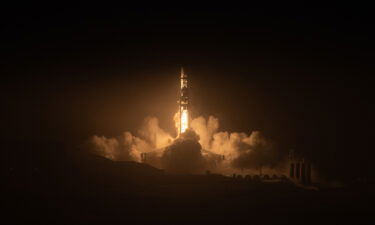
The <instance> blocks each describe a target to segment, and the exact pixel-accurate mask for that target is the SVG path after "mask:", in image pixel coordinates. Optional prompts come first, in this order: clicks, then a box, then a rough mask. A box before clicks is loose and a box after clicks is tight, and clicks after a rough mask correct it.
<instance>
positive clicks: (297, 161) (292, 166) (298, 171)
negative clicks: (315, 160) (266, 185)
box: [289, 150, 311, 185]
mask: <svg viewBox="0 0 375 225" xmlns="http://www.w3.org/2000/svg"><path fill="white" fill-rule="evenodd" d="M289 177H290V179H292V180H294V181H297V182H300V183H302V184H305V185H308V184H311V162H310V161H308V160H306V159H305V158H304V157H301V156H296V155H295V153H294V151H293V150H290V152H289Z"/></svg>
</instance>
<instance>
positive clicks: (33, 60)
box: [0, 4, 375, 174]
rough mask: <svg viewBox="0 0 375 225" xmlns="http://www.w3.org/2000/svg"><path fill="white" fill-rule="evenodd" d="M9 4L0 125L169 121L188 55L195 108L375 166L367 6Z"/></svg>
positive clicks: (317, 155)
mask: <svg viewBox="0 0 375 225" xmlns="http://www.w3.org/2000/svg"><path fill="white" fill-rule="evenodd" d="M3 11H4V13H2V15H1V27H2V28H1V44H0V46H1V54H2V60H1V68H0V71H1V77H2V78H1V83H0V85H1V86H0V88H1V102H2V106H1V117H0V118H1V121H0V123H1V125H2V129H1V137H2V139H3V140H4V141H16V142H34V141H38V142H39V141H42V142H43V141H48V142H49V141H53V142H61V143H67V144H69V145H70V144H72V145H78V144H79V143H81V142H83V141H84V140H86V139H87V138H89V137H90V136H92V135H105V136H116V135H120V134H121V133H122V132H123V131H132V132H133V133H136V132H137V130H138V129H139V127H140V125H141V123H142V121H143V118H145V117H146V116H156V117H158V118H159V119H160V125H161V127H162V128H163V129H165V130H167V131H170V132H173V130H174V128H173V126H174V125H173V120H172V118H173V114H174V113H175V112H176V111H177V103H176V101H177V98H178V85H179V83H178V78H179V77H178V76H179V72H180V67H181V66H183V67H184V68H185V71H186V73H187V74H188V75H189V77H190V81H191V85H192V88H193V97H194V98H193V99H194V100H193V105H194V112H193V113H194V114H195V115H205V116H208V115H215V116H217V117H218V118H219V120H220V127H221V128H220V130H225V131H238V132H246V133H249V132H250V131H253V130H259V131H261V132H262V133H263V134H264V135H265V136H266V137H268V138H270V139H272V140H273V141H275V142H276V143H277V144H278V146H279V147H280V149H282V150H283V151H287V150H288V149H291V148H293V149H296V150H298V151H302V152H306V153H308V154H310V155H312V157H313V158H314V159H315V161H316V162H318V163H321V164H322V165H323V167H327V168H329V169H328V171H330V173H332V174H335V173H349V172H350V173H367V174H370V172H369V171H370V170H371V169H372V168H373V166H372V165H371V164H372V163H371V161H372V160H373V156H374V153H373V145H372V136H373V135H372V134H373V131H372V124H373V117H372V115H371V114H372V113H370V109H371V106H372V104H373V102H372V99H371V97H370V96H371V93H372V90H371V86H372V85H373V79H372V78H373V76H374V71H375V70H374V64H373V62H374V60H373V59H374V56H373V49H374V47H375V46H374V42H373V40H374V33H373V22H372V19H373V18H372V15H371V14H372V12H371V11H370V10H366V9H353V8H346V9H339V8H335V9H321V8H310V9H306V8H300V9H298V10H297V9H293V8H289V9H281V8H273V9H270V8H248V7H240V6H237V7H224V6H222V7H219V6H214V7H204V6H202V8H201V9H199V8H193V7H182V6H178V7H177V6H176V7H166V6H147V7H125V8H124V7H116V6H112V8H108V7H104V6H103V7H102V6H101V5H96V6H90V7H87V6H75V8H73V7H55V6H52V5H51V6H46V5H43V6H41V5H31V4H30V5H26V6H25V5H24V6H22V7H21V6H20V7H18V6H9V8H4V9H3Z"/></svg>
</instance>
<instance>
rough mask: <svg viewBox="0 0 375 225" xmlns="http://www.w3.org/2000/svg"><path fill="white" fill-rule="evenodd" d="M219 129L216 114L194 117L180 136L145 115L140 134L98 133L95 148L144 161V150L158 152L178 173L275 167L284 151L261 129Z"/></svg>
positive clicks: (109, 154) (112, 155) (163, 162)
mask: <svg viewBox="0 0 375 225" xmlns="http://www.w3.org/2000/svg"><path fill="white" fill-rule="evenodd" d="M218 130H219V120H218V119H217V118H215V117H213V116H210V117H208V119H207V120H206V119H205V118H204V117H198V118H195V119H193V120H192V121H191V130H188V131H186V132H185V133H184V134H183V135H181V136H180V137H179V138H176V139H174V138H172V136H171V135H170V134H168V133H167V132H166V131H164V130H162V129H161V128H160V127H159V124H158V120H157V118H154V117H148V118H146V119H145V121H144V123H143V125H142V127H141V129H140V130H139V132H138V134H139V135H138V136H139V137H136V136H134V135H132V134H131V133H130V132H125V133H124V134H123V135H122V136H120V137H116V138H106V137H99V136H94V137H93V138H92V139H91V144H92V147H91V149H92V150H93V151H94V152H95V153H96V154H100V155H102V156H104V157H107V158H109V159H112V160H133V161H138V162H140V161H141V154H142V153H146V152H154V153H153V157H155V155H157V156H158V157H159V159H160V160H159V161H160V163H156V164H155V165H154V166H158V167H162V168H163V169H166V170H168V171H171V172H176V173H195V172H198V171H201V172H202V171H204V170H205V169H210V170H213V171H218V172H226V173H229V172H236V171H240V170H244V169H245V170H259V169H261V168H274V167H275V166H277V164H278V163H279V162H280V159H281V156H282V155H281V153H280V151H277V149H276V148H275V146H274V145H273V144H272V142H270V141H269V140H267V139H266V138H265V137H264V136H263V135H262V134H261V133H260V132H259V131H253V132H250V133H248V134H246V133H238V132H233V133H229V132H225V131H218Z"/></svg>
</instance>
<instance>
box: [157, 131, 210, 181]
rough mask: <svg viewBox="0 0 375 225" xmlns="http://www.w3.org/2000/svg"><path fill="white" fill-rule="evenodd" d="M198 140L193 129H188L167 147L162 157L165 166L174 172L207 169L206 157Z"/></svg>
mask: <svg viewBox="0 0 375 225" xmlns="http://www.w3.org/2000/svg"><path fill="white" fill-rule="evenodd" d="M198 140H199V136H198V135H197V134H196V133H195V132H194V131H193V130H187V131H186V132H185V133H184V134H183V135H181V137H179V138H177V139H176V140H175V141H174V142H173V143H172V144H171V145H169V146H168V147H166V148H165V151H164V153H163V156H162V158H161V161H162V165H163V168H164V169H166V170H167V171H169V172H172V173H185V174H186V173H188V174H192V173H201V172H202V171H203V170H204V169H205V159H204V158H203V155H202V146H201V145H200V144H199V142H198Z"/></svg>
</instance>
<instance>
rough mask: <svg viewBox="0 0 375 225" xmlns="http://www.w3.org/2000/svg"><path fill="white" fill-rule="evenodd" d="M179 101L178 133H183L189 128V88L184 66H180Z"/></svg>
mask: <svg viewBox="0 0 375 225" xmlns="http://www.w3.org/2000/svg"><path fill="white" fill-rule="evenodd" d="M178 103H179V112H180V127H179V132H178V133H179V135H180V134H182V133H184V132H185V131H186V129H188V128H189V124H190V121H189V120H190V115H189V110H190V100H189V88H188V77H187V74H186V73H184V68H181V76H180V100H179V101H178Z"/></svg>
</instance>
